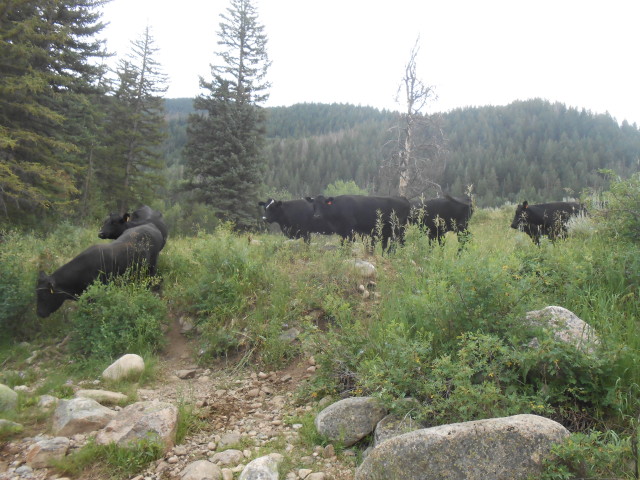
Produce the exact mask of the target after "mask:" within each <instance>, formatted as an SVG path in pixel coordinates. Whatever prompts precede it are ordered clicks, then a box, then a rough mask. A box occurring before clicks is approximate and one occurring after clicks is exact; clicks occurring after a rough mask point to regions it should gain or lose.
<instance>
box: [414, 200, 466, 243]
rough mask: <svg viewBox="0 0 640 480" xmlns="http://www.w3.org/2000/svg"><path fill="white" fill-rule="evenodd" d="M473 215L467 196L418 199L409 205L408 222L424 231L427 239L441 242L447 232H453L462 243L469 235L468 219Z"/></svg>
mask: <svg viewBox="0 0 640 480" xmlns="http://www.w3.org/2000/svg"><path fill="white" fill-rule="evenodd" d="M471 215H473V204H472V201H471V198H470V197H469V196H464V197H459V198H456V197H452V196H450V195H446V194H445V196H444V197H440V198H431V199H428V200H419V201H417V202H415V203H413V204H412V205H411V215H410V216H409V223H412V224H414V225H418V226H419V227H420V229H422V230H423V231H426V233H427V235H428V236H429V240H430V241H433V240H438V242H439V243H442V242H443V240H444V236H445V235H446V234H447V232H455V233H456V234H457V235H458V241H459V242H460V243H461V244H462V243H464V242H465V241H466V239H467V238H468V237H469V230H468V228H469V220H470V219H471Z"/></svg>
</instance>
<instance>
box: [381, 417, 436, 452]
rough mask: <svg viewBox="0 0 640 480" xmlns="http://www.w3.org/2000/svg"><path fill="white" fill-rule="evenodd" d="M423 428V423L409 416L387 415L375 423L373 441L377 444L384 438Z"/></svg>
mask: <svg viewBox="0 0 640 480" xmlns="http://www.w3.org/2000/svg"><path fill="white" fill-rule="evenodd" d="M421 428H424V425H421V424H420V423H418V422H416V421H415V420H414V419H412V418H411V417H398V416H396V415H387V416H386V417H384V418H383V419H382V420H380V421H379V422H378V424H377V425H376V429H375V431H374V432H373V443H374V445H379V444H381V443H382V442H384V441H385V440H388V439H389V438H392V437H397V436H398V435H402V434H403V433H408V432H413V431H414V430H418V429H421Z"/></svg>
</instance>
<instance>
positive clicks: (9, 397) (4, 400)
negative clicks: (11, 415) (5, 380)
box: [0, 383, 18, 412]
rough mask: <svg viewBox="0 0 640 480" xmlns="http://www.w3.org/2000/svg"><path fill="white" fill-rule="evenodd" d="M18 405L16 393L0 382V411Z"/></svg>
mask: <svg viewBox="0 0 640 480" xmlns="http://www.w3.org/2000/svg"><path fill="white" fill-rule="evenodd" d="M17 405H18V394H17V393H16V392H14V391H13V390H12V389H10V388H9V387H7V386H6V385H3V384H2V383H0V412H6V411H8V410H14V409H15V408H16V406H17Z"/></svg>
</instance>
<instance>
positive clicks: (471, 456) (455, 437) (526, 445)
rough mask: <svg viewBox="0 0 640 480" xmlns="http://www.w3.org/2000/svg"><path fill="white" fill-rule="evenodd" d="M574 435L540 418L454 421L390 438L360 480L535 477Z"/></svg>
mask: <svg viewBox="0 0 640 480" xmlns="http://www.w3.org/2000/svg"><path fill="white" fill-rule="evenodd" d="M567 435H569V432H568V431H567V429H566V428H564V427H563V426H562V425H560V424H559V423H557V422H554V421H553V420H549V419H547V418H543V417H539V416H536V415H514V416H512V417H505V418H493V419H488V420H478V421H475V422H465V423H454V424H451V425H441V426H438V427H432V428H426V429H422V430H416V431H414V432H410V433H405V434H404V435H399V436H397V437H393V438H390V439H388V440H386V441H384V442H382V443H381V444H380V445H378V446H377V447H376V448H374V449H373V450H372V451H371V453H370V454H369V455H368V456H367V458H366V459H365V460H364V462H362V464H361V465H360V466H359V467H358V469H357V470H356V476H355V479H356V480H388V479H391V478H402V479H403V480H426V479H434V480H435V479H439V480H486V479H489V478H490V479H491V480H519V479H522V480H524V479H526V478H535V477H536V475H539V474H540V472H541V470H542V461H543V459H544V458H545V456H546V455H547V454H548V453H549V451H550V449H551V446H552V444H554V443H557V442H560V441H562V439H563V438H564V437H566V436H567Z"/></svg>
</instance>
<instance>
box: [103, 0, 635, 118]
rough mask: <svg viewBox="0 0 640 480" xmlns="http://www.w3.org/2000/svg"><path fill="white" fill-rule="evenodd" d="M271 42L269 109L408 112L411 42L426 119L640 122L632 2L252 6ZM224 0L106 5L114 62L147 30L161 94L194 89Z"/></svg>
mask: <svg viewBox="0 0 640 480" xmlns="http://www.w3.org/2000/svg"><path fill="white" fill-rule="evenodd" d="M253 4H254V5H255V6H256V8H257V10H258V19H259V22H260V23H261V24H262V25H264V27H265V32H266V34H267V37H268V44H267V52H268V55H269V58H270V60H271V61H272V66H271V68H270V70H269V80H270V81H271V83H272V87H271V89H270V99H269V101H268V102H267V103H266V106H280V105H283V106H289V105H293V104H295V103H302V102H316V103H334V102H336V103H350V104H354V105H363V106H364V105H368V106H372V107H376V108H380V109H382V108H386V109H393V110H397V109H402V110H403V109H404V105H402V104H401V103H400V104H399V103H396V101H395V96H396V92H397V90H398V86H399V84H400V81H401V79H402V76H403V74H404V66H405V64H406V63H407V61H408V60H409V53H410V51H411V48H412V47H413V45H414V43H415V41H416V39H417V38H418V35H419V36H420V53H419V55H418V58H417V65H418V76H419V78H420V79H421V80H422V81H423V82H424V83H425V84H427V85H432V86H434V87H435V90H436V93H437V95H438V100H436V101H435V102H434V103H432V104H431V108H430V110H431V111H442V112H445V111H448V110H451V109H453V108H457V107H465V106H483V105H506V104H508V103H511V102H513V101H515V100H526V99H530V98H538V97H539V98H544V99H547V100H549V101H552V102H555V101H559V102H562V103H564V104H566V105H567V106H570V107H577V108H585V109H587V110H590V111H592V112H594V113H604V112H609V113H610V114H611V115H612V116H613V117H615V118H616V119H617V120H618V121H619V122H621V121H622V120H625V119H626V120H628V121H629V122H631V123H633V122H636V123H637V124H638V125H639V126H640V28H639V22H640V1H639V0H607V1H605V0H597V1H596V0H437V1H436V0H384V1H382V0H254V1H253ZM229 6H230V2H229V0H209V1H205V0H171V1H169V0H112V2H111V3H110V4H108V5H106V6H105V7H104V18H103V19H104V20H105V21H108V22H110V25H109V26H108V27H107V28H106V29H105V30H104V31H103V35H104V37H105V38H106V39H107V47H108V49H109V50H110V51H112V52H115V53H117V56H118V58H120V57H124V56H125V55H126V54H127V53H128V52H129V51H130V42H131V41H132V40H134V39H136V38H140V36H141V35H142V33H143V32H144V28H145V26H146V25H147V24H148V25H149V26H150V27H151V34H152V36H153V38H154V40H155V44H156V47H158V48H159V49H160V51H159V52H158V53H157V54H156V56H155V59H156V61H158V62H159V63H160V65H161V67H162V69H163V71H164V73H166V74H167V75H168V76H169V89H168V91H167V93H166V95H165V96H166V97H168V98H177V97H195V96H196V95H197V94H198V93H201V91H200V89H199V87H198V77H199V76H203V77H204V78H205V79H206V80H209V79H210V78H211V74H210V64H212V63H219V62H220V60H219V58H218V57H217V56H216V55H215V54H214V52H216V51H217V50H218V45H217V40H218V36H217V34H218V30H219V27H218V25H219V23H220V16H219V15H220V13H221V12H223V11H225V10H226V8H228V7H229Z"/></svg>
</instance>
